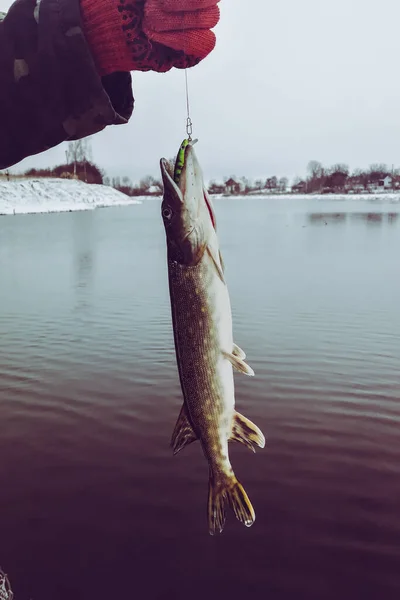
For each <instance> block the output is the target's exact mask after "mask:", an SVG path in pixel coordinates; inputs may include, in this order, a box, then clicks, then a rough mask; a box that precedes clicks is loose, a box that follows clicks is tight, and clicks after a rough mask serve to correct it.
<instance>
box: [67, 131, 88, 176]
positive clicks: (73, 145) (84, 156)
mask: <svg viewBox="0 0 400 600" xmlns="http://www.w3.org/2000/svg"><path fill="white" fill-rule="evenodd" d="M66 158H67V163H68V164H72V165H73V166H74V176H76V170H77V165H78V163H81V164H83V165H85V163H87V162H90V161H91V160H92V145H91V139H90V137H86V138H83V139H81V140H74V141H72V142H69V144H68V150H67V151H66ZM84 171H85V167H84ZM85 174H86V171H85ZM85 180H86V177H85Z"/></svg>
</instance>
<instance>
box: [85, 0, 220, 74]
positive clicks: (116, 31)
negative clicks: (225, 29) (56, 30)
mask: <svg viewBox="0 0 400 600" xmlns="http://www.w3.org/2000/svg"><path fill="white" fill-rule="evenodd" d="M218 2H219V0H80V4H81V12H82V20H83V27H84V33H85V36H86V38H87V41H88V43H89V45H90V47H91V50H92V54H93V57H94V60H95V62H96V65H97V68H98V71H99V73H100V75H102V76H103V75H108V74H110V73H114V72H116V71H150V70H151V71H157V72H165V71H169V69H171V68H172V67H177V68H179V69H183V68H186V67H192V66H194V65H196V64H197V63H199V62H200V61H201V60H203V58H205V57H206V56H207V55H208V54H209V53H210V52H211V51H212V50H213V48H214V46H215V35H214V33H213V32H212V31H210V30H211V29H212V28H213V27H215V25H216V24H217V23H218V21H219V8H218V5H217V4H218Z"/></svg>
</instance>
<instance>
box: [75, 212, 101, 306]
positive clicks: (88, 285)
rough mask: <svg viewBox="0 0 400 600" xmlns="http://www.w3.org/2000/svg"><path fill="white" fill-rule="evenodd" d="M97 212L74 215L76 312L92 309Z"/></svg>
mask: <svg viewBox="0 0 400 600" xmlns="http://www.w3.org/2000/svg"><path fill="white" fill-rule="evenodd" d="M96 216H97V213H96V211H84V212H83V213H82V215H80V214H78V213H74V214H73V222H72V239H73V252H72V259H73V269H74V277H75V283H74V288H75V292H76V304H75V310H76V311H77V312H80V311H81V312H84V311H88V310H89V309H90V307H91V301H90V297H91V293H92V284H93V277H94V272H93V271H94V257H95V251H96V248H95V243H96V239H95V232H94V219H95V218H96Z"/></svg>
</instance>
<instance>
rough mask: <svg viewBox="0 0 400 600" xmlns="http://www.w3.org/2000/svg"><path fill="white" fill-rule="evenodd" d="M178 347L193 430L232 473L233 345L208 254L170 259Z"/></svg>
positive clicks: (214, 461) (227, 310)
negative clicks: (186, 260) (190, 260)
mask: <svg viewBox="0 0 400 600" xmlns="http://www.w3.org/2000/svg"><path fill="white" fill-rule="evenodd" d="M168 268H169V283H170V296H171V306H172V318H173V325H174V332H175V348H176V354H177V363H178V370H179V375H180V380H181V387H182V392H183V395H184V399H185V402H186V405H187V407H188V412H189V415H190V417H191V421H192V424H193V426H194V429H195V432H196V433H197V435H198V437H199V439H200V441H202V446H203V450H204V453H205V454H206V456H207V458H208V459H209V461H210V462H211V466H212V467H213V468H217V469H218V470H221V471H224V470H225V471H231V468H230V463H229V460H228V450H227V448H228V439H229V437H230V433H231V430H232V420H233V416H234V382H233V372H232V366H231V364H230V363H229V361H228V360H226V359H225V358H224V357H223V355H222V353H221V349H225V350H226V351H230V350H231V348H232V345H233V339H232V323H231V307H230V301H229V295H228V291H227V287H226V284H224V283H223V282H222V281H221V280H220V278H219V276H218V274H217V271H216V269H215V265H214V264H213V262H212V260H211V259H210V258H209V256H208V254H204V255H203V258H202V260H201V261H200V263H199V264H198V265H197V266H194V267H190V268H183V267H182V265H179V264H177V263H175V262H173V261H168Z"/></svg>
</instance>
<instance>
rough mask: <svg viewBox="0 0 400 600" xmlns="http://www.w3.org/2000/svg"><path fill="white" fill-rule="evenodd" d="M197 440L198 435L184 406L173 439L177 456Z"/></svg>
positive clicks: (173, 448) (172, 444)
mask: <svg viewBox="0 0 400 600" xmlns="http://www.w3.org/2000/svg"><path fill="white" fill-rule="evenodd" d="M196 440H197V435H196V434H195V432H194V431H193V427H192V425H191V423H190V421H189V416H188V413H187V409H186V405H185V404H184V405H183V406H182V408H181V412H180V413H179V417H178V420H177V422H176V425H175V429H174V432H173V434H172V439H171V447H172V450H173V452H174V455H175V454H178V452H180V450H182V449H183V448H184V447H185V446H189V444H191V443H192V442H195V441H196Z"/></svg>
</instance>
